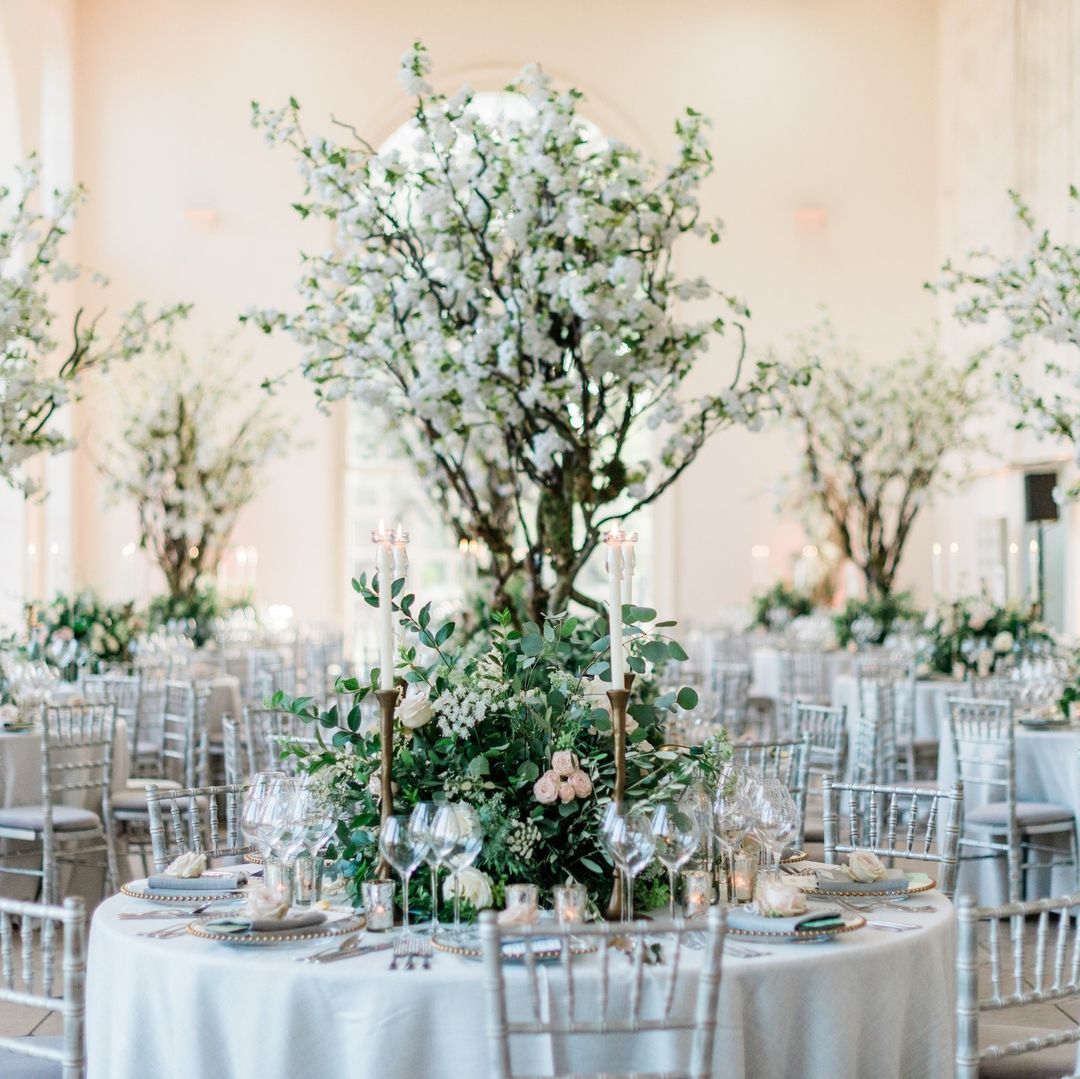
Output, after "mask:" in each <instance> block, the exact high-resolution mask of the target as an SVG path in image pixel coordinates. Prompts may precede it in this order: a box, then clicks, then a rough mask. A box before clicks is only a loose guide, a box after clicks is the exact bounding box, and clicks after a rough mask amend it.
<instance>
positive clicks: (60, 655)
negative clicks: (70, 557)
mask: <svg viewBox="0 0 1080 1079" xmlns="http://www.w3.org/2000/svg"><path fill="white" fill-rule="evenodd" d="M27 618H28V621H29V622H30V623H31V637H32V645H33V646H34V647H40V648H41V650H42V655H43V658H44V659H45V661H46V662H47V663H49V664H50V665H52V666H58V667H63V668H64V669H65V670H68V673H69V674H71V675H74V671H75V661H76V654H77V653H81V654H82V658H83V659H85V658H86V657H87V656H89V663H88V664H86V665H87V666H89V668H90V669H91V670H92V671H96V670H97V669H98V668H99V667H100V666H101V665H102V664H104V663H117V662H123V661H126V660H127V659H128V658H130V648H131V641H132V639H133V638H134V637H135V636H136V635H138V634H139V633H141V632H142V631H143V629H145V627H146V621H145V617H144V616H143V615H140V614H138V613H136V611H135V605H134V604H133V603H106V602H105V601H104V600H103V599H102V598H101V597H100V596H98V595H97V594H96V593H94V592H90V591H85V592H79V593H77V594H76V595H74V596H67V595H65V594H64V593H63V592H58V593H57V594H56V596H55V597H54V598H53V600H52V602H51V603H49V604H41V603H31V604H28V605H27Z"/></svg>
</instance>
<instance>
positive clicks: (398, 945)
mask: <svg viewBox="0 0 1080 1079" xmlns="http://www.w3.org/2000/svg"><path fill="white" fill-rule="evenodd" d="M407 950H408V945H407V944H406V942H405V938H404V937H398V939H397V940H395V941H394V954H393V955H392V956H391V957H390V966H389V967H387V970H397V965H398V960H399V959H404V958H405V953H406V952H407Z"/></svg>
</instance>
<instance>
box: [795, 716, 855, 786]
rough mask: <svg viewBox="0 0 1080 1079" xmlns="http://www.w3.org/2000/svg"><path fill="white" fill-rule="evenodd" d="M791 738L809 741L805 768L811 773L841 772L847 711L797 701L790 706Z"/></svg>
mask: <svg viewBox="0 0 1080 1079" xmlns="http://www.w3.org/2000/svg"><path fill="white" fill-rule="evenodd" d="M791 731H792V737H793V738H794V739H796V740H797V741H802V740H803V739H806V740H807V741H809V743H810V759H809V763H808V770H809V773H810V774H811V775H824V774H825V773H826V772H830V773H832V774H833V775H838V776H842V775H843V774H844V758H845V757H846V756H847V744H848V730H847V710H846V709H845V708H844V707H843V706H841V707H839V708H830V707H828V706H827V705H823V704H806V703H805V702H804V701H796V702H795V703H794V704H793V705H792V706H791Z"/></svg>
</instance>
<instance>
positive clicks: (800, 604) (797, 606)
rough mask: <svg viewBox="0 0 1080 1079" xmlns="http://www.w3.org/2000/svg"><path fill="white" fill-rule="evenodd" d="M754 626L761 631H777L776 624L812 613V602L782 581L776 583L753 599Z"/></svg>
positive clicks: (804, 594) (802, 593)
mask: <svg viewBox="0 0 1080 1079" xmlns="http://www.w3.org/2000/svg"><path fill="white" fill-rule="evenodd" d="M753 604H754V621H753V624H754V625H755V626H761V627H762V628H763V629H777V628H779V626H778V625H777V623H779V622H781V621H782V622H783V623H787V622H790V621H791V619H793V618H802V617H804V616H805V615H808V614H813V613H814V601H813V600H812V599H811V598H810V597H809V596H808V595H806V593H804V592H798V591H796V590H795V589H794V588H789V587H788V586H787V585H786V584H785V583H784V582H783V581H777V582H776V584H774V585H773V586H772V588H770V589H769V590H768V591H767V592H762V593H760V594H759V595H757V596H755V597H754V600H753Z"/></svg>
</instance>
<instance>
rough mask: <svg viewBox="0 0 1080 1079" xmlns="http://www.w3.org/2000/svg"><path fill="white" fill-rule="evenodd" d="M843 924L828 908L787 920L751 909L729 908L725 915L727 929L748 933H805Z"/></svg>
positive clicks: (842, 918) (804, 913)
mask: <svg viewBox="0 0 1080 1079" xmlns="http://www.w3.org/2000/svg"><path fill="white" fill-rule="evenodd" d="M843 923H844V916H843V914H842V913H841V912H840V911H839V910H833V909H831V908H829V907H822V908H820V909H818V910H813V911H804V912H803V913H802V914H793V915H791V916H790V917H787V918H769V917H766V916H765V915H763V914H758V912H757V911H756V910H754V909H753V908H752V907H731V908H730V909H729V910H728V914H727V924H728V928H729V929H741V930H743V931H744V932H748V933H794V932H795V930H796V929H801V930H803V931H804V932H805V931H807V930H811V929H832V928H833V927H834V926H838V925H843Z"/></svg>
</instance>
